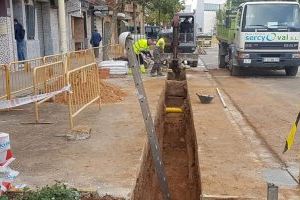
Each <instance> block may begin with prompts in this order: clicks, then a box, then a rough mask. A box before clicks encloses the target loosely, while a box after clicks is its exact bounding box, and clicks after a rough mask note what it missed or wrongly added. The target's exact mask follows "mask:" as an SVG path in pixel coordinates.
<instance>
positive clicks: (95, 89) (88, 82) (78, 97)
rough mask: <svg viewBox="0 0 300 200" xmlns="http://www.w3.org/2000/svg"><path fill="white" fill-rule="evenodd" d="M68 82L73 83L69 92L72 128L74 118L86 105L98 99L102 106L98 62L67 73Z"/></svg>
mask: <svg viewBox="0 0 300 200" xmlns="http://www.w3.org/2000/svg"><path fill="white" fill-rule="evenodd" d="M67 83H68V84H70V85H71V88H72V93H69V95H68V96H69V116H70V126H71V129H72V128H73V127H74V118H75V117H76V116H77V115H78V114H79V113H80V112H81V111H83V110H84V109H85V108H86V107H88V106H89V105H91V104H92V103H93V102H95V101H97V100H98V103H99V108H100V79H99V73H98V67H97V64H96V63H92V64H88V65H85V66H82V67H80V68H77V69H73V70H71V71H69V72H68V73H67Z"/></svg>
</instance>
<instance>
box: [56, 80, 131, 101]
mask: <svg viewBox="0 0 300 200" xmlns="http://www.w3.org/2000/svg"><path fill="white" fill-rule="evenodd" d="M126 96H127V94H126V92H124V91H123V90H122V89H121V88H120V87H118V86H116V85H113V84H110V83H107V82H104V81H100V98H101V103H103V104H110V103H117V102H120V101H123V100H124V97H126ZM54 102H55V103H63V104H68V98H65V95H64V94H60V95H57V96H56V97H55V101H54Z"/></svg>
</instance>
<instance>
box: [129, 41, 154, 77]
mask: <svg viewBox="0 0 300 200" xmlns="http://www.w3.org/2000/svg"><path fill="white" fill-rule="evenodd" d="M153 43H154V42H153V41H152V40H150V39H148V40H147V39H139V40H137V41H136V42H135V43H134V44H133V50H134V53H135V54H136V56H137V59H138V60H139V64H140V69H141V72H145V65H144V59H143V56H142V54H144V55H146V56H149V57H151V54H150V46H151V45H153Z"/></svg>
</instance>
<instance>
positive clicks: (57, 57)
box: [43, 54, 64, 64]
mask: <svg viewBox="0 0 300 200" xmlns="http://www.w3.org/2000/svg"><path fill="white" fill-rule="evenodd" d="M63 58H64V55H63V54H56V55H50V56H45V57H43V61H44V64H49V63H54V62H58V61H63Z"/></svg>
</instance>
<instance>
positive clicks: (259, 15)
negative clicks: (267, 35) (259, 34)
mask: <svg viewBox="0 0 300 200" xmlns="http://www.w3.org/2000/svg"><path fill="white" fill-rule="evenodd" d="M244 13H245V14H244V19H243V21H244V22H243V28H244V29H247V30H254V29H259V28H264V29H272V31H276V29H278V28H289V29H291V31H297V30H299V29H300V21H299V16H300V9H299V6H298V5H297V4H253V5H247V6H246V9H245V11H244Z"/></svg>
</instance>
